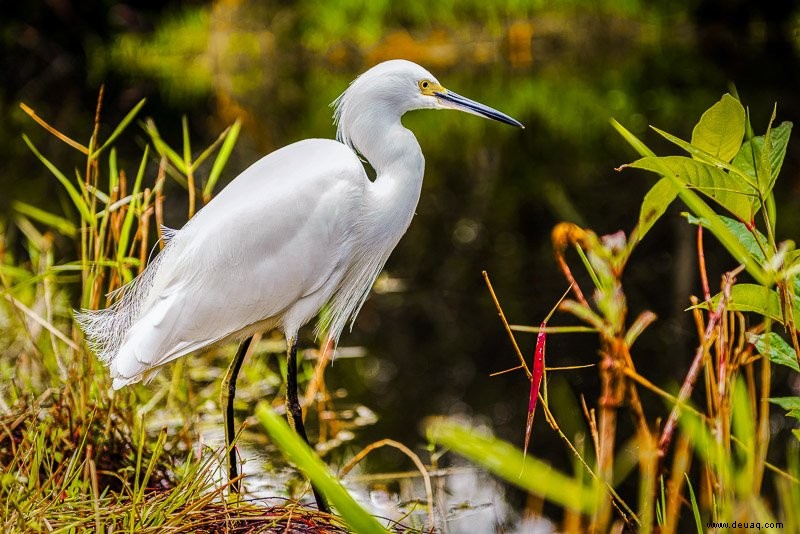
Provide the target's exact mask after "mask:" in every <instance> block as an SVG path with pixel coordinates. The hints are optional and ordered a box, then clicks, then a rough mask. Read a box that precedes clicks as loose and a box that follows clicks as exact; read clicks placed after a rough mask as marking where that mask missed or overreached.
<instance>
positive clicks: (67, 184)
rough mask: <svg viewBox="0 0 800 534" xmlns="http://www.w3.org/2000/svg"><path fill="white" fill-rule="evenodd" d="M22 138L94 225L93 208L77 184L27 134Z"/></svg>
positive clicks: (84, 216)
mask: <svg viewBox="0 0 800 534" xmlns="http://www.w3.org/2000/svg"><path fill="white" fill-rule="evenodd" d="M22 139H23V140H24V141H25V144H27V145H28V148H30V149H31V151H32V152H33V153H34V155H35V156H36V157H37V158H39V161H41V162H42V163H43V164H44V166H45V167H47V168H48V169H49V170H50V172H51V173H53V175H54V176H55V177H56V178H57V179H58V181H59V182H61V185H62V186H64V189H66V191H67V194H68V195H69V198H70V199H71V200H72V203H73V204H75V207H76V208H78V211H79V212H80V213H81V216H82V217H83V218H84V219H85V220H86V221H88V222H89V223H90V224H92V226H94V222H95V220H94V216H93V214H92V212H91V210H89V206H88V204H86V201H85V200H84V199H83V197H82V196H81V194H80V193H79V192H78V190H77V189H76V188H75V186H74V185H73V184H72V182H71V181H70V180H69V179H68V178H67V177H66V176H64V173H62V172H61V171H60V170H58V167H56V166H55V165H53V163H52V162H50V160H48V159H47V158H46V157H44V156H43V155H42V153H41V152H39V150H38V149H37V148H36V147H35V146H34V144H33V142H32V141H31V140H30V139H29V138H28V136H27V135H25V134H22Z"/></svg>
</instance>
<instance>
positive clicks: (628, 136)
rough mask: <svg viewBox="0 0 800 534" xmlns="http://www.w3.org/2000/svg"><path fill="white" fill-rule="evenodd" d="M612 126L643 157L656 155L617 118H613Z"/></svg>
mask: <svg viewBox="0 0 800 534" xmlns="http://www.w3.org/2000/svg"><path fill="white" fill-rule="evenodd" d="M611 126H613V127H614V129H615V130H616V131H617V132H618V133H619V134H620V135H621V136H622V137H623V139H625V140H626V141H627V142H628V144H629V145H631V146H632V147H633V149H634V150H635V151H636V152H637V153H638V154H639V155H640V156H642V157H647V156H655V153H654V152H653V151H652V150H650V149H649V148H648V147H647V145H645V144H644V143H643V142H642V141H640V140H639V138H638V137H636V136H635V135H633V134H632V133H631V132H630V131H628V129H627V128H625V127H624V126H623V125H621V124H620V123H619V122H617V120H616V119H613V118H612V119H611Z"/></svg>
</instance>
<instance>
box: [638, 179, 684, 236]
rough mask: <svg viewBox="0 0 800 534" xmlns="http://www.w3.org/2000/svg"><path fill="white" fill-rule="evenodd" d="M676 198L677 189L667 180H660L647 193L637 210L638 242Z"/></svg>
mask: <svg viewBox="0 0 800 534" xmlns="http://www.w3.org/2000/svg"><path fill="white" fill-rule="evenodd" d="M676 196H678V188H677V187H675V185H674V184H673V182H672V181H671V180H670V179H669V178H662V179H660V180H659V181H657V182H656V185H654V186H653V187H652V188H651V189H650V191H648V192H647V194H646V195H645V196H644V200H643V201H642V207H641V209H640V210H639V229H638V231H639V233H638V235H637V239H638V240H641V239H642V238H643V237H644V235H645V234H646V233H647V232H648V231H649V230H650V228H652V227H653V225H654V224H655V222H656V221H657V220H658V219H659V218H660V217H661V216H662V215H664V212H665V211H666V210H667V208H668V207H669V205H670V204H672V201H673V200H675V197H676Z"/></svg>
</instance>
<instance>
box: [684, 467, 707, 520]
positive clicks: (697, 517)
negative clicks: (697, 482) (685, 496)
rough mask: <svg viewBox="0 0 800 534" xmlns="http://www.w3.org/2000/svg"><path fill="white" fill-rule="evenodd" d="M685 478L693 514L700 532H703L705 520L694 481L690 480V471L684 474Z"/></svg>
mask: <svg viewBox="0 0 800 534" xmlns="http://www.w3.org/2000/svg"><path fill="white" fill-rule="evenodd" d="M683 476H684V478H686V487H687V488H689V502H691V503H692V514H693V515H694V525H695V528H697V532H698V534H703V532H705V531H706V530H705V528H704V527H703V522H702V520H701V519H700V506H698V504H697V498H696V497H695V496H694V488H692V481H691V480H689V473H684V474H683Z"/></svg>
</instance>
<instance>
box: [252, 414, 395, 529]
mask: <svg viewBox="0 0 800 534" xmlns="http://www.w3.org/2000/svg"><path fill="white" fill-rule="evenodd" d="M256 419H258V421H259V422H260V423H261V424H262V425H263V426H264V428H266V429H267V432H268V433H269V435H270V437H271V438H272V440H273V441H274V442H275V444H276V445H277V446H278V448H279V449H280V450H281V452H282V453H283V454H284V455H285V456H286V458H288V459H289V460H291V461H292V463H294V464H295V465H296V466H297V467H298V469H300V471H302V472H303V473H304V474H305V475H306V476H307V477H308V478H309V479H311V482H312V483H313V484H314V485H315V487H317V488H319V489H320V490H321V491H322V492H323V493H324V494H325V496H326V497H328V499H330V501H331V504H333V506H334V507H336V512H337V513H338V514H339V516H341V518H342V519H343V520H344V522H345V523H347V525H348V526H349V527H350V529H352V531H353V532H358V533H362V532H363V533H371V532H381V533H385V532H386V529H385V528H384V527H383V526H381V524H380V523H379V522H378V520H377V519H376V518H375V517H373V516H372V515H370V514H369V513H368V512H367V511H366V510H364V508H362V507H361V506H360V505H359V504H358V503H357V502H356V501H355V499H353V497H351V496H350V494H349V493H348V492H347V490H346V489H345V488H344V486H342V484H341V482H339V481H338V480H337V479H336V477H334V476H333V475H331V473H330V472H329V471H328V468H327V466H326V465H325V464H324V463H323V462H322V460H320V459H319V457H318V456H316V455H315V454H314V452H313V451H312V450H311V448H310V447H309V446H308V445H307V444H306V443H305V442H304V441H303V440H302V439H301V438H300V437H299V436H298V435H297V434H296V433H295V432H294V431H293V430H292V429H291V428H289V425H288V424H287V423H286V421H284V420H283V419H281V417H280V416H278V414H276V413H275V412H274V410H273V409H272V407H271V406H270V405H269V403H267V402H266V401H261V402H259V403H258V406H256Z"/></svg>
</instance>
